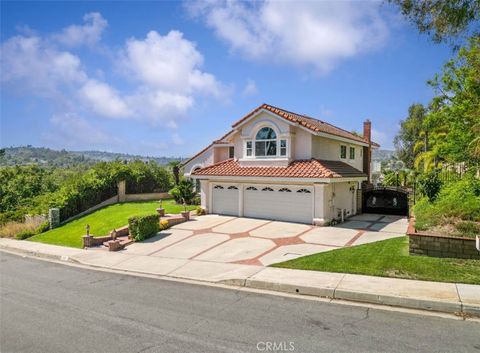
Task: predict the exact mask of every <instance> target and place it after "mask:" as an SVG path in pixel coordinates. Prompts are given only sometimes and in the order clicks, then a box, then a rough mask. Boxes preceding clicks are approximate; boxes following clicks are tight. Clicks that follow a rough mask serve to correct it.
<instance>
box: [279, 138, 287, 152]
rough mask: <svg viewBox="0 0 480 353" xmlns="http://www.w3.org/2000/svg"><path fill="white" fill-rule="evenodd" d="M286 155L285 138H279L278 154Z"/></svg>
mask: <svg viewBox="0 0 480 353" xmlns="http://www.w3.org/2000/svg"><path fill="white" fill-rule="evenodd" d="M286 155H287V140H280V156H286Z"/></svg>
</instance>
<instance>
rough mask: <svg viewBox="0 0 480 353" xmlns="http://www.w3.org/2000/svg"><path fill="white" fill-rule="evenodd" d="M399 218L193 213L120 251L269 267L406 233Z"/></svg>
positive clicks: (363, 215) (131, 253) (130, 253)
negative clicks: (321, 222) (328, 223)
mask: <svg viewBox="0 0 480 353" xmlns="http://www.w3.org/2000/svg"><path fill="white" fill-rule="evenodd" d="M407 225H408V221H407V219H406V218H405V217H401V216H385V215H377V214H362V215H358V216H353V217H351V218H349V220H348V221H346V222H345V223H341V224H339V225H338V226H336V227H315V226H311V225H307V224H299V223H290V222H278V221H269V220H261V219H252V218H238V217H230V216H220V215H207V216H201V217H195V218H194V219H193V220H192V221H191V222H186V223H181V224H178V225H176V226H174V227H172V228H170V229H167V230H165V231H163V232H161V233H160V235H158V236H156V237H154V238H151V239H148V240H146V241H144V242H141V243H135V244H132V245H130V246H128V247H127V248H126V249H125V250H124V251H122V253H125V254H129V255H143V256H145V255H147V256H154V257H160V258H171V259H179V260H200V261H210V262H219V263H234V264H242V265H257V266H268V265H270V264H272V263H276V262H282V261H287V260H291V259H294V258H297V257H300V256H305V255H311V254H315V253H320V252H324V251H329V250H334V249H338V248H341V247H345V246H355V245H361V244H366V243H371V242H375V241H379V240H385V239H391V238H395V237H401V236H404V235H405V232H406V231H407Z"/></svg>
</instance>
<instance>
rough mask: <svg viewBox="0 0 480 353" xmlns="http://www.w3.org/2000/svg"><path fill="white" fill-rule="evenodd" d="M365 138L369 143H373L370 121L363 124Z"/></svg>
mask: <svg viewBox="0 0 480 353" xmlns="http://www.w3.org/2000/svg"><path fill="white" fill-rule="evenodd" d="M363 138H364V139H365V140H367V141H368V143H370V142H371V141H372V122H371V121H370V120H368V119H367V120H365V121H364V122H363Z"/></svg>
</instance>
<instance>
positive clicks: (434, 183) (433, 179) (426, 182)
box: [418, 170, 442, 202]
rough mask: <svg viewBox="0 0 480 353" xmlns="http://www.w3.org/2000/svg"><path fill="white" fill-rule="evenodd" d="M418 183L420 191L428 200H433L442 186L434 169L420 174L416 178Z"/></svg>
mask: <svg viewBox="0 0 480 353" xmlns="http://www.w3.org/2000/svg"><path fill="white" fill-rule="evenodd" d="M418 184H419V185H420V192H421V193H422V194H423V195H425V196H426V197H428V200H429V201H430V202H433V201H435V199H436V198H437V195H438V193H439V192H440V189H441V187H442V181H441V180H440V177H439V174H438V171H436V170H434V171H431V172H428V173H425V174H422V175H421V176H420V178H419V180H418Z"/></svg>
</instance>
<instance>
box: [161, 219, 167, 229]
mask: <svg viewBox="0 0 480 353" xmlns="http://www.w3.org/2000/svg"><path fill="white" fill-rule="evenodd" d="M165 229H168V221H167V220H162V221H160V230H165Z"/></svg>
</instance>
